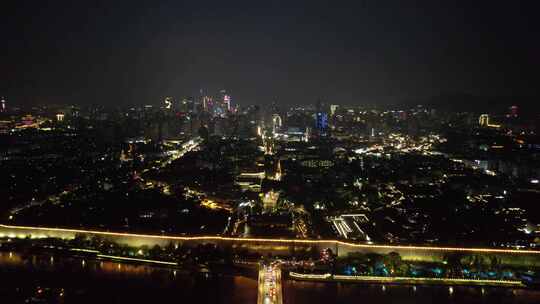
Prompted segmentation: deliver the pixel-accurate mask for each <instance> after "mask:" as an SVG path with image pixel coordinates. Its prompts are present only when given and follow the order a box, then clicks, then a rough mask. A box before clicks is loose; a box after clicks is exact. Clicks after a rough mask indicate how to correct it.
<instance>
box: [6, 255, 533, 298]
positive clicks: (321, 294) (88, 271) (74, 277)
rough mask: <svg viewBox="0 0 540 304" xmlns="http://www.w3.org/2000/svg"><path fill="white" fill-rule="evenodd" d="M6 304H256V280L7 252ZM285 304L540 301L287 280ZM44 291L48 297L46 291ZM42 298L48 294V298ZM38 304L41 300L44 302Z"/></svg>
mask: <svg viewBox="0 0 540 304" xmlns="http://www.w3.org/2000/svg"><path fill="white" fill-rule="evenodd" d="M0 282H1V284H0V299H1V301H0V302H1V303H25V300H28V299H29V298H31V297H35V298H36V299H44V300H43V301H42V302H35V303H66V304H71V303H77V304H79V303H81V304H85V303H92V304H95V303H130V304H133V303H172V302H177V303H200V304H205V303H256V301H257V280H256V275H248V276H246V275H239V274H235V275H205V274H188V273H185V272H181V271H180V270H176V271H175V270H173V269H169V268H161V267H154V266H147V265H134V264H126V263H117V262H111V261H100V260H93V259H81V258H70V257H59V256H56V257H52V256H50V255H22V254H20V253H17V252H12V253H9V252H0ZM283 288H284V290H283V295H284V303H285V304H317V303H325V304H328V303H343V304H347V303H355V304H356V303H405V304H407V303H416V304H424V303H426V304H427V303H434V302H436V303H437V304H445V303H460V304H469V303H540V291H535V290H526V289H505V288H481V287H456V286H455V287H452V288H451V289H450V288H449V287H448V286H416V287H413V286H398V285H366V284H349V283H315V282H300V281H284V282H283ZM40 290H41V291H40ZM40 292H41V293H40ZM36 301H38V300H36Z"/></svg>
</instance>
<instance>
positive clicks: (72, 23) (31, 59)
mask: <svg viewBox="0 0 540 304" xmlns="http://www.w3.org/2000/svg"><path fill="white" fill-rule="evenodd" d="M534 2H536V1H527V2H526V1H471V0H469V1H454V0H448V1H435V0H431V1H412V0H405V1H381V0H379V1H361V0H357V1H317V0H312V1H305V2H297V1H292V0H290V1H283V2H281V1H272V0H267V1H254V0H252V1H233V0H230V1H204V0H202V1H201V0H191V1H144V2H142V1H141V2H140V3H139V2H138V1H135V0H133V1H112V0H111V1H91V0H88V1H86V0H81V1H61V0H51V1H38V0H33V1H32V0H27V1H25V0H16V1H11V0H3V1H2V4H0V11H1V12H0V17H1V20H2V22H1V23H0V33H1V37H2V41H1V43H2V46H1V50H2V51H1V53H0V95H2V96H5V97H6V98H7V99H8V100H9V101H11V102H12V103H16V104H21V105H24V104H31V103H32V104H35V103H80V104H91V103H97V104H108V105H114V104H130V103H136V104H144V103H157V102H160V101H161V100H162V99H163V97H164V96H169V95H170V96H174V97H177V98H179V97H183V96H194V95H195V94H196V93H197V92H198V91H199V89H201V88H203V89H205V90H207V91H209V92H211V93H213V92H215V91H217V90H219V89H222V88H225V89H227V90H228V91H229V92H230V93H231V95H232V97H233V100H234V101H235V102H240V103H242V104H248V103H258V104H265V103H268V102H270V101H271V100H277V101H278V102H279V103H281V104H307V103H313V102H314V101H315V100H316V99H318V98H322V99H324V100H326V101H328V102H331V103H347V104H353V103H357V104H360V103H373V102H389V101H397V100H401V99H411V98H421V97H427V96H432V95H436V94H439V93H440V92H465V93H470V94H477V95H504V96H539V95H540V94H539V91H540V89H539V80H540V77H539V76H538V75H539V73H540V71H539V67H540V43H539V36H540V35H539V27H538V21H537V19H539V18H540V17H538V10H537V9H536V7H533V4H534Z"/></svg>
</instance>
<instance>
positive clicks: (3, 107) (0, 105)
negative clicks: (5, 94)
mask: <svg viewBox="0 0 540 304" xmlns="http://www.w3.org/2000/svg"><path fill="white" fill-rule="evenodd" d="M6 111H7V107H6V100H5V99H4V98H2V101H0V112H6Z"/></svg>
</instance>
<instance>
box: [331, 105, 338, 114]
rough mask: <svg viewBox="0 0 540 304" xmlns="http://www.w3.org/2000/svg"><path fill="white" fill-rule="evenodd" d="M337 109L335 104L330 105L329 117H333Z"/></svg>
mask: <svg viewBox="0 0 540 304" xmlns="http://www.w3.org/2000/svg"><path fill="white" fill-rule="evenodd" d="M338 108H339V105H336V104H333V105H330V116H334V115H335V114H336V111H337V109H338Z"/></svg>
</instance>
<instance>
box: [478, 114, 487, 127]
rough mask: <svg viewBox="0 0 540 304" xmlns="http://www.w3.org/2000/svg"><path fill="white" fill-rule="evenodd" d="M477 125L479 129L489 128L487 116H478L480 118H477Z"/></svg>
mask: <svg viewBox="0 0 540 304" xmlns="http://www.w3.org/2000/svg"><path fill="white" fill-rule="evenodd" d="M478 124H479V125H480V126H481V127H487V126H489V115H488V114H482V115H480V118H478Z"/></svg>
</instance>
